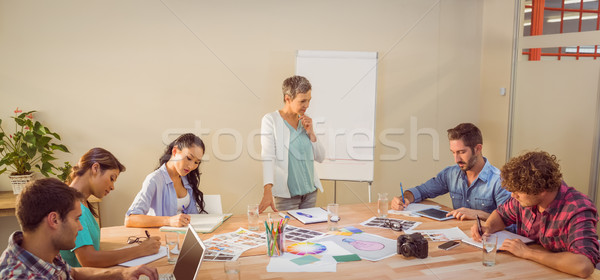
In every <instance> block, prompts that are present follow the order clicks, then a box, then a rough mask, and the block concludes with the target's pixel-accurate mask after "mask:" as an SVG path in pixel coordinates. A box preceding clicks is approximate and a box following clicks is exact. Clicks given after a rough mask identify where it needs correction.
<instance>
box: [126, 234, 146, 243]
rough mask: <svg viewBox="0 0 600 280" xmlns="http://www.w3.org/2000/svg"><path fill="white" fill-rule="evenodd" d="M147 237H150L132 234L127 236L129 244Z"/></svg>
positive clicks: (139, 241)
mask: <svg viewBox="0 0 600 280" xmlns="http://www.w3.org/2000/svg"><path fill="white" fill-rule="evenodd" d="M146 239H148V237H146V236H142V237H137V236H130V237H128V238H127V244H133V243H142V242H144V241H145V240H146Z"/></svg>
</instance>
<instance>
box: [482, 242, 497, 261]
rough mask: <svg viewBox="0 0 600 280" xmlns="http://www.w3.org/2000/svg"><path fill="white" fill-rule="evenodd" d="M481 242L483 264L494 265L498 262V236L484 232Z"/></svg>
mask: <svg viewBox="0 0 600 280" xmlns="http://www.w3.org/2000/svg"><path fill="white" fill-rule="evenodd" d="M481 243H482V244H483V265H484V266H494V265H495V264H496V251H497V247H498V236H496V235H488V234H484V235H483V236H482V237H481Z"/></svg>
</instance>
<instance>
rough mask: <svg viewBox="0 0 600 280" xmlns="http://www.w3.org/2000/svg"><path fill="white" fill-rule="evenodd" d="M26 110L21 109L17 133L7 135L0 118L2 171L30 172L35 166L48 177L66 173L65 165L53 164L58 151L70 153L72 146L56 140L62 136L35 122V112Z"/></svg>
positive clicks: (12, 172) (18, 112) (17, 116)
mask: <svg viewBox="0 0 600 280" xmlns="http://www.w3.org/2000/svg"><path fill="white" fill-rule="evenodd" d="M35 112H36V111H29V112H23V111H22V110H19V108H17V109H16V110H15V116H14V117H11V118H12V119H14V121H15V132H14V133H13V134H7V133H6V132H5V131H4V128H2V120H1V119H0V168H3V167H4V168H3V169H0V174H2V173H4V172H6V171H7V170H10V171H11V175H27V174H31V173H32V169H33V168H34V167H35V168H36V169H37V170H39V171H40V173H42V174H43V175H44V176H46V177H48V176H49V175H50V174H55V175H61V174H64V172H65V171H64V170H63V169H64V168H65V167H62V168H61V167H56V166H54V164H52V161H53V160H55V159H56V158H55V157H54V152H55V151H56V150H59V151H62V152H65V153H68V152H69V149H67V147H66V146H64V145H62V144H57V143H55V142H54V141H55V140H61V139H60V135H58V134H56V133H54V132H52V131H51V130H50V129H48V128H47V127H45V126H43V125H42V124H41V123H40V122H38V121H34V119H33V113H35Z"/></svg>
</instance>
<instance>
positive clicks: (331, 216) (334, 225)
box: [327, 203, 340, 231]
mask: <svg viewBox="0 0 600 280" xmlns="http://www.w3.org/2000/svg"><path fill="white" fill-rule="evenodd" d="M339 207H340V206H339V205H338V204H335V203H330V204H327V228H328V229H329V230H330V231H335V230H337V229H338V221H339V220H340V216H339Z"/></svg>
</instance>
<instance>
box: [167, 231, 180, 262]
mask: <svg viewBox="0 0 600 280" xmlns="http://www.w3.org/2000/svg"><path fill="white" fill-rule="evenodd" d="M165 243H166V244H167V262H168V263H170V264H175V263H176V262H177V257H178V256H179V234H177V233H176V232H167V233H165Z"/></svg>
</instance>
